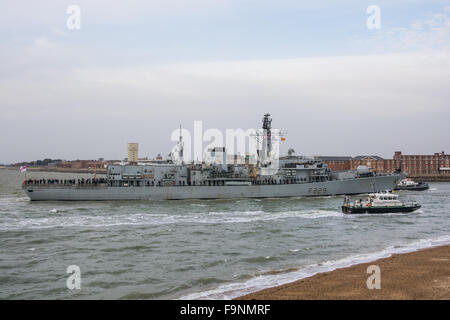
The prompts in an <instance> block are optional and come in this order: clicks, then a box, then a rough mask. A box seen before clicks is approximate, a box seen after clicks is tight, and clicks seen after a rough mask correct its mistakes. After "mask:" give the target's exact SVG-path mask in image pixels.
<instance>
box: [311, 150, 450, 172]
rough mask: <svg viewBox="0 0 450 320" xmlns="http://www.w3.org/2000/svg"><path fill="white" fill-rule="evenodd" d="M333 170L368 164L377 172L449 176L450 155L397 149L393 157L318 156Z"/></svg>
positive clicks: (351, 168)
mask: <svg viewBox="0 0 450 320" xmlns="http://www.w3.org/2000/svg"><path fill="white" fill-rule="evenodd" d="M317 158H318V159H321V160H322V161H324V163H326V164H327V165H328V167H329V168H330V169H331V170H332V171H339V170H355V169H356V168H357V167H358V166H361V165H363V166H367V167H369V168H370V169H371V170H373V171H376V172H383V173H391V172H393V171H395V170H398V169H400V170H401V171H403V172H405V173H407V174H408V175H409V176H410V177H427V176H448V177H450V155H448V154H445V153H444V152H443V151H442V152H441V153H435V154H434V155H404V154H402V152H401V151H397V152H395V154H394V157H393V158H392V159H383V158H382V157H379V156H373V155H367V156H357V157H353V158H352V157H326V156H323V157H317Z"/></svg>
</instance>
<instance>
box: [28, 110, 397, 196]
mask: <svg viewBox="0 0 450 320" xmlns="http://www.w3.org/2000/svg"><path fill="white" fill-rule="evenodd" d="M271 123H272V118H271V117H270V114H265V115H264V117H263V120H262V130H263V134H262V135H260V136H259V137H260V138H261V143H260V146H261V147H260V146H258V150H257V161H255V163H253V161H252V163H250V161H248V158H247V157H246V159H245V161H244V162H243V163H242V162H241V163H236V162H235V163H232V164H227V163H226V161H225V159H226V150H225V148H223V147H220V148H218V147H215V148H213V149H211V150H209V151H210V152H211V153H212V154H213V155H215V156H216V158H217V154H220V156H221V157H223V159H224V161H222V162H221V163H215V162H212V163H207V162H205V161H201V162H195V161H192V162H189V163H185V162H183V161H181V162H180V161H178V162H177V161H172V160H170V159H168V160H167V161H157V162H154V163H145V164H144V163H139V162H136V163H127V164H123V163H121V164H111V165H108V167H107V170H106V177H105V178H101V179H88V180H84V179H82V180H75V179H69V180H63V181H61V180H56V183H55V181H54V180H52V181H51V183H48V180H47V182H46V181H45V180H42V181H37V182H36V180H34V181H33V180H28V181H24V183H23V185H22V188H23V190H24V192H25V193H26V195H27V196H28V197H29V198H30V199H31V200H66V201H70V200H80V201H84V200H172V199H173V200H175V199H233V198H280V197H312V196H333V195H352V194H365V193H375V192H380V191H385V190H392V189H394V188H395V187H396V185H397V183H398V182H399V181H400V180H401V179H403V178H404V177H405V176H404V175H403V174H402V173H401V172H394V173H391V174H379V173H375V172H372V171H370V170H369V168H367V167H364V166H360V167H358V170H354V171H331V170H330V169H329V168H328V167H327V165H326V164H325V163H323V162H322V161H321V160H320V159H317V158H311V157H303V156H297V155H294V154H292V152H290V153H289V154H288V155H286V156H282V157H278V158H277V159H276V161H274V159H273V156H272V155H273V152H272V147H273V142H274V139H278V138H277V137H276V136H275V135H274V134H273V132H272V125H271ZM177 144H178V153H179V154H178V159H183V141H182V137H181V135H180V139H179V141H178V142H177ZM220 156H219V157H220ZM274 163H276V165H274Z"/></svg>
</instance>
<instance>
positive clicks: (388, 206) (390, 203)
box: [342, 192, 421, 214]
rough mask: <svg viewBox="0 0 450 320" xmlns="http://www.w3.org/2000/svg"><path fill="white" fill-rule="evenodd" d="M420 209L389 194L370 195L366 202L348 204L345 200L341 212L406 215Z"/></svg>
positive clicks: (417, 204)
mask: <svg viewBox="0 0 450 320" xmlns="http://www.w3.org/2000/svg"><path fill="white" fill-rule="evenodd" d="M420 208H421V205H420V204H419V203H418V202H409V203H405V202H402V201H400V200H399V198H398V194H393V193H391V192H379V193H371V194H369V197H368V199H367V200H365V201H363V200H359V201H355V202H350V200H349V199H348V197H346V198H345V200H344V204H343V205H342V212H343V213H346V214H358V213H372V214H374V213H408V212H413V211H416V210H418V209H420Z"/></svg>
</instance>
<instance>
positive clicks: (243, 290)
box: [180, 236, 450, 300]
mask: <svg viewBox="0 0 450 320" xmlns="http://www.w3.org/2000/svg"><path fill="white" fill-rule="evenodd" d="M448 244H450V236H442V237H438V238H435V239H421V240H418V241H414V242H411V243H407V244H403V245H396V246H389V247H387V248H385V249H383V250H381V251H377V252H372V253H368V254H358V255H352V256H349V257H346V258H343V259H340V260H331V261H325V262H323V263H319V264H312V265H307V266H303V267H301V268H298V269H296V268H289V269H286V270H274V271H272V272H266V273H263V274H259V275H257V276H254V277H252V278H251V279H249V280H247V281H244V282H237V283H228V284H224V285H221V286H219V287H218V288H216V289H212V290H208V291H204V292H196V293H191V294H188V295H185V296H183V297H181V298H180V299H182V300H196V299H224V300H227V299H233V298H236V297H239V296H242V295H245V294H248V293H252V292H255V291H259V290H263V289H266V288H269V287H274V286H279V285H283V284H286V283H289V282H292V281H296V280H300V279H304V278H308V277H311V276H313V275H315V274H317V273H322V272H329V271H333V270H335V269H339V268H345V267H350V266H352V265H355V264H360V263H367V262H371V261H375V260H378V259H382V258H387V257H390V256H392V255H393V254H398V253H408V252H413V251H417V250H420V249H425V248H431V247H436V246H442V245H448Z"/></svg>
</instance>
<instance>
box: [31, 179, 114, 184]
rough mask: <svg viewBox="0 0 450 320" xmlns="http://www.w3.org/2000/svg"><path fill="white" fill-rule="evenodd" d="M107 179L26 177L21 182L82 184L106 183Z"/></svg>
mask: <svg viewBox="0 0 450 320" xmlns="http://www.w3.org/2000/svg"><path fill="white" fill-rule="evenodd" d="M107 182H108V180H107V179H105V178H88V179H84V178H81V179H64V180H63V179H28V180H25V181H24V182H23V184H26V185H29V184H34V185H49V184H64V185H75V184H79V185H84V184H94V185H96V184H99V183H107Z"/></svg>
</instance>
